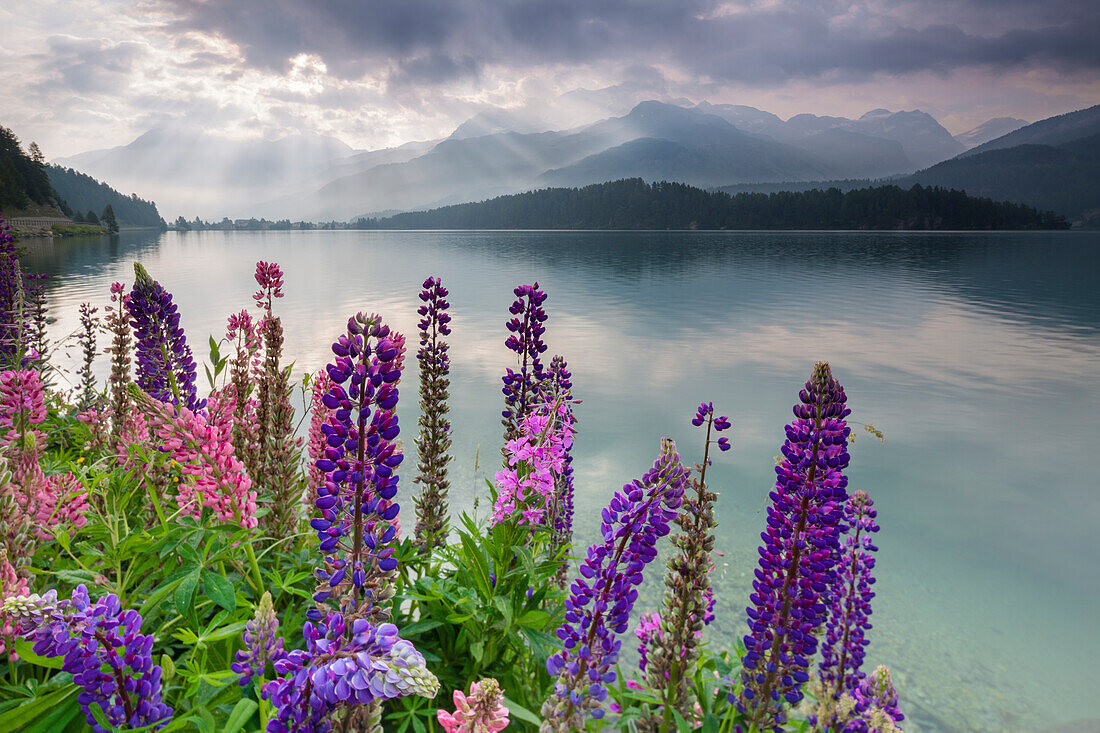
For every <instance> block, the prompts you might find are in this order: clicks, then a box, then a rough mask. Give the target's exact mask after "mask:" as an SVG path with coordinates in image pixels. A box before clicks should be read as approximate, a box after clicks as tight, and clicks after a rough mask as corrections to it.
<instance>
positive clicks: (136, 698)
mask: <svg viewBox="0 0 1100 733" xmlns="http://www.w3.org/2000/svg"><path fill="white" fill-rule="evenodd" d="M3 610H4V612H5V613H7V614H10V615H13V616H15V617H17V618H18V621H19V623H20V624H21V625H22V626H23V629H24V634H25V635H26V637H27V639H28V640H30V641H31V642H32V644H33V649H34V653H35V654H38V655H39V656H42V657H63V658H64V661H63V662H62V665H61V668H62V669H63V670H64V671H66V672H69V673H70V674H72V675H73V683H74V684H76V685H79V686H80V687H81V688H83V689H82V690H81V692H80V693H78V695H77V702H78V703H79V704H80V709H81V710H82V711H83V713H84V718H85V720H86V721H87V722H88V725H89V726H90V727H91V729H92V730H93V731H95V733H106V731H107V729H106V728H104V727H103V726H101V725H100V724H99V723H98V722H97V721H96V716H95V715H93V714H92V706H98V707H99V709H100V710H101V711H102V713H103V716H104V717H105V718H106V720H107V723H108V724H109V725H110V726H111V730H116V729H118V728H121V727H127V728H143V727H146V726H152V727H153V728H154V730H155V729H158V728H162V727H164V726H165V725H166V724H167V723H168V721H169V719H170V718H171V717H172V709H171V708H169V707H168V706H166V705H165V704H164V703H163V702H161V683H160V680H161V668H160V666H159V665H154V664H153V658H152V654H151V652H152V649H153V637H152V636H151V635H146V634H142V633H141V616H140V615H139V614H138V613H137V611H134V610H133V609H126V610H123V609H122V607H121V606H120V605H119V601H118V597H117V596H115V595H114V594H111V595H107V596H103V597H101V598H100V599H99V600H98V601H95V602H94V603H93V602H92V600H91V599H90V598H89V597H88V590H87V589H86V588H85V587H84V586H83V585H79V586H77V587H76V590H74V591H73V593H72V599H71V600H70V601H65V602H60V603H58V602H57V601H56V595H47V596H33V597H29V598H14V599H8V600H6V601H5V602H4V606H3ZM28 626H31V627H32V628H31V630H30V631H26V629H27V627H28Z"/></svg>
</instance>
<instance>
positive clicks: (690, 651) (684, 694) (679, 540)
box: [642, 402, 730, 726]
mask: <svg viewBox="0 0 1100 733" xmlns="http://www.w3.org/2000/svg"><path fill="white" fill-rule="evenodd" d="M691 424H692V425H695V426H696V427H701V426H703V425H706V437H705V438H704V441H703V462H702V464H700V465H697V466H696V478H693V479H692V480H691V483H690V485H691V488H692V489H694V491H693V492H690V493H688V495H687V496H686V497H685V499H684V503H683V505H682V506H681V507H680V512H679V514H677V515H676V524H677V525H679V527H680V531H679V532H678V533H677V535H676V537H674V538H673V540H672V543H673V545H674V546H675V547H676V549H677V552H676V553H675V554H674V555H673V556H672V557H671V558H670V559H669V561H668V568H667V571H666V572H665V595H664V604H663V608H662V610H661V613H660V614H657V615H656V618H657V620H658V621H659V623H660V631H659V633H655V634H653V633H651V634H649V636H648V641H649V650H648V653H647V655H646V664H645V666H644V667H643V668H642V669H643V672H644V674H645V679H646V682H648V683H649V685H650V687H651V688H652V689H653V690H654V691H655V692H657V694H658V695H659V696H660V698H661V701H662V705H663V707H664V719H665V723H666V726H671V725H673V722H674V721H673V718H672V716H673V713H674V712H679V713H680V715H682V716H684V717H685V719H686V718H688V717H689V716H691V715H692V714H693V712H694V711H693V705H692V701H691V699H690V698H691V696H690V693H689V685H688V680H689V679H690V677H691V674H692V669H693V668H694V666H695V661H696V659H698V657H699V644H700V643H701V641H702V638H703V627H704V626H705V625H706V624H707V623H708V616H709V617H713V614H710V613H709V611H710V608H709V606H712V605H713V603H714V593H713V590H712V589H711V583H710V571H711V569H712V568H713V567H714V565H713V561H712V559H711V554H712V553H713V552H714V526H715V522H714V501H715V500H716V499H717V498H718V497H717V495H716V494H715V493H714V492H712V491H710V489H709V488H708V487H707V469H708V468H709V467H710V448H711V446H712V445H717V446H718V448H719V449H720V450H723V451H724V450H726V449H727V447H728V446H729V439H728V438H725V437H723V438H717V439H715V438H714V437H712V436H713V435H714V434H715V433H719V432H722V431H724V430H728V429H729V428H730V421H729V418H727V417H726V416H725V415H722V416H719V417H715V415H714V404H713V403H710V402H704V403H703V404H701V405H699V409H698V410H697V411H696V413H695V417H694V418H692V421H691Z"/></svg>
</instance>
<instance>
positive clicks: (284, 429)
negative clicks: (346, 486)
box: [254, 316, 302, 537]
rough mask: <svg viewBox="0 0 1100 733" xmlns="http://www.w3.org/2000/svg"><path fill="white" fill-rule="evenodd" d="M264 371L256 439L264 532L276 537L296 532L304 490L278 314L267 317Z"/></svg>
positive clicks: (261, 381) (261, 380)
mask: <svg viewBox="0 0 1100 733" xmlns="http://www.w3.org/2000/svg"><path fill="white" fill-rule="evenodd" d="M261 330H262V331H263V334H264V346H265V349H264V351H265V358H264V371H263V375H262V376H261V378H260V405H259V410H258V414H257V421H258V422H259V423H262V424H263V425H264V426H266V427H263V428H261V429H259V430H258V435H257V436H256V439H257V440H258V441H263V442H262V444H261V445H262V451H261V455H260V466H261V467H260V470H259V472H258V474H254V475H258V476H260V477H261V481H260V488H261V490H262V492H263V495H264V497H265V499H266V501H267V506H268V513H267V514H266V515H265V516H264V517H263V518H262V520H261V521H262V523H263V529H264V532H265V533H267V534H268V535H271V536H273V537H287V536H290V535H292V534H294V531H295V527H296V526H297V524H298V502H299V497H300V496H301V494H302V481H301V478H300V473H299V465H300V460H301V449H302V440H301V439H300V438H298V437H297V436H295V435H294V406H293V405H291V404H290V396H291V386H290V374H289V372H288V371H287V370H285V369H282V368H280V366H279V357H280V355H281V354H282V350H283V326H282V321H281V320H280V319H279V318H278V317H277V316H267V317H265V318H264V320H263V323H262V326H261Z"/></svg>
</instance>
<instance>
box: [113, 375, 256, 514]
mask: <svg viewBox="0 0 1100 733" xmlns="http://www.w3.org/2000/svg"><path fill="white" fill-rule="evenodd" d="M133 396H134V399H135V400H137V401H138V404H139V406H140V407H141V409H142V410H143V411H145V413H146V414H147V415H148V416H149V419H150V422H151V423H152V426H153V430H154V431H155V433H156V436H157V438H158V440H160V442H161V445H162V447H163V449H164V450H166V451H167V452H168V453H169V454H170V455H171V457H172V459H173V460H175V461H176V462H177V463H179V464H180V470H181V471H182V472H183V474H184V475H185V476H187V477H188V478H190V479H191V480H190V481H187V482H184V483H181V484H180V487H179V493H178V494H177V496H176V502H177V504H178V505H179V507H180V509H182V510H184V513H186V514H190V515H192V516H195V517H198V516H199V515H200V513H201V511H202V507H208V508H210V509H212V510H213V511H214V515H215V516H216V517H217V518H218V519H219V520H220V521H222V522H225V523H235V524H239V525H240V526H242V527H247V528H251V527H255V526H256V524H257V522H256V516H255V515H256V492H255V491H253V490H252V481H251V479H249V477H248V474H247V473H246V472H245V470H244V464H243V463H241V461H240V460H238V459H237V458H236V457H235V456H234V455H233V442H232V435H233V410H234V408H235V407H236V405H235V401H234V399H233V396H232V395H231V394H226V393H221V394H219V393H217V392H215V393H214V394H212V395H211V396H210V399H209V401H208V402H207V413H208V414H207V416H206V417H203V415H202V414H200V413H197V412H192V411H191V410H189V409H187V408H186V407H180V408H178V411H177V412H175V414H173V410H174V409H175V408H172V407H171V406H170V405H166V404H164V403H162V402H159V401H157V400H155V399H153V398H152V397H149V396H148V395H146V394H145V393H143V392H142V393H139V391H138V390H134V391H133Z"/></svg>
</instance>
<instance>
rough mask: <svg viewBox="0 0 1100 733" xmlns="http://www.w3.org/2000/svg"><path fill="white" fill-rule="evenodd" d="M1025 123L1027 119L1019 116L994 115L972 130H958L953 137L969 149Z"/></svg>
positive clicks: (1018, 127) (1016, 128)
mask: <svg viewBox="0 0 1100 733" xmlns="http://www.w3.org/2000/svg"><path fill="white" fill-rule="evenodd" d="M1027 124H1028V122H1027V120H1021V119H1020V118H1019V117H994V118H993V119H991V120H986V121H985V122H983V123H982V124H980V125H978V126H977V127H975V128H973V129H972V130H967V131H966V132H960V133H959V134H958V135H955V139H956V140H958V141H959V142H960V143H962V144H963V145H965V146H966V147H967V149H969V148H973V147H974V146H976V145H981V144H982V143H987V142H989V141H990V140H996V139H997V138H999V137H1001V136H1002V135H1007V134H1008V133H1010V132H1013V131H1015V130H1019V129H1020V128H1021V127H1024V126H1025V125H1027Z"/></svg>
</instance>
